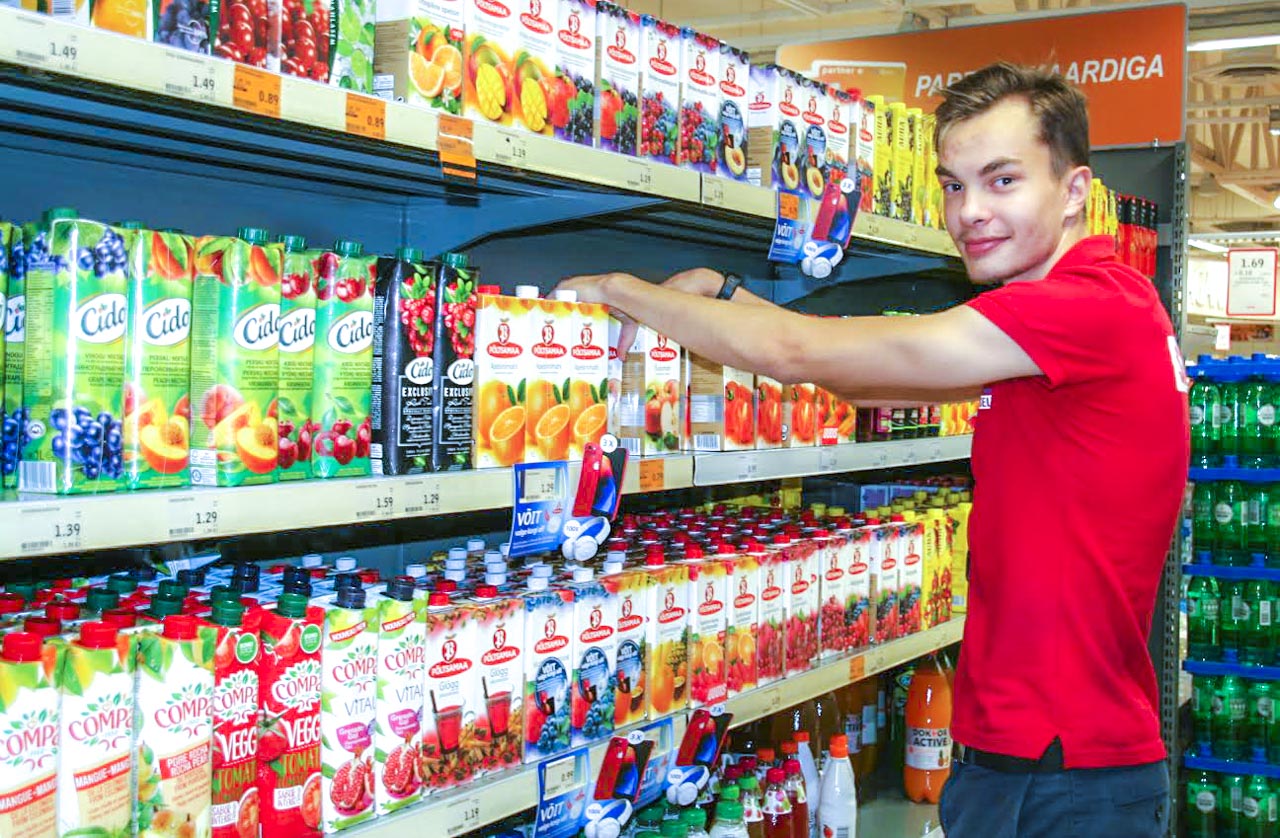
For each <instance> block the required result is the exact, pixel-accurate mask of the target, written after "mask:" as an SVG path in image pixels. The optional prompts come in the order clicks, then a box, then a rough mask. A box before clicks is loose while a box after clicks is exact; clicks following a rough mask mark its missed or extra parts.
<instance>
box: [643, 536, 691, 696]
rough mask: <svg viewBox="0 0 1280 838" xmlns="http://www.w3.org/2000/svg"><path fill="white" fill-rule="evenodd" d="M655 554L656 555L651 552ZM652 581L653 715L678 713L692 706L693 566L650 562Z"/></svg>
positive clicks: (650, 684)
mask: <svg viewBox="0 0 1280 838" xmlns="http://www.w3.org/2000/svg"><path fill="white" fill-rule="evenodd" d="M651 558H652V556H651ZM645 572H646V573H648V574H649V578H650V580H651V582H650V585H649V605H648V608H647V609H646V613H647V614H648V615H649V622H648V627H649V633H648V645H649V661H648V677H647V678H646V679H645V681H646V683H645V686H646V690H647V692H648V694H649V716H650V718H657V717H659V716H665V715H667V714H668V713H678V712H680V711H682V710H684V709H685V708H686V707H688V706H689V693H688V690H687V685H688V681H689V662H688V661H689V596H690V582H689V567H688V566H687V565H680V564H663V563H662V554H661V551H660V550H659V551H658V553H657V557H656V564H649V563H648V562H646V565H645Z"/></svg>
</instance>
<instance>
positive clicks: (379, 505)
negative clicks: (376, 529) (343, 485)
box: [352, 480, 396, 521]
mask: <svg viewBox="0 0 1280 838" xmlns="http://www.w3.org/2000/svg"><path fill="white" fill-rule="evenodd" d="M394 487H395V483H394V482H392V481H390V480H374V481H371V482H369V483H357V484H355V485H354V486H353V487H352V488H353V489H354V490H355V493H356V500H355V506H354V508H355V510H356V520H357V521H383V520H386V519H388V518H394V517H395V515H396V493H395V488H394Z"/></svg>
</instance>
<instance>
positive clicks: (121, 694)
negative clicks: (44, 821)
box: [58, 622, 136, 835]
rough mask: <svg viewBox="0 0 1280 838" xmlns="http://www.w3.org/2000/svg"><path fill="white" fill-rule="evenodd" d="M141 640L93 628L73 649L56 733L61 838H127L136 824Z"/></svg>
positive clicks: (67, 663)
mask: <svg viewBox="0 0 1280 838" xmlns="http://www.w3.org/2000/svg"><path fill="white" fill-rule="evenodd" d="M135 641H136V638H135V637H134V636H132V635H129V634H123V633H120V632H117V631H116V628H115V626H112V625H109V624H107V623H101V622H88V623H85V624H83V625H82V626H80V632H79V635H78V636H77V637H76V638H75V639H74V640H71V641H70V642H68V643H67V656H66V660H65V663H64V665H63V668H62V685H61V686H62V710H61V713H62V718H61V727H60V729H59V734H58V834H59V835H67V834H71V833H75V832H76V831H77V830H85V831H86V832H93V831H94V830H93V829H91V828H96V829H97V830H102V831H105V832H106V833H107V834H114V835H127V834H129V831H130V828H131V825H132V822H133V794H132V788H131V783H132V769H133V743H134V699H133V690H134V683H133V670H134V666H135V660H136V657H135V651H136V648H135V645H134V644H135Z"/></svg>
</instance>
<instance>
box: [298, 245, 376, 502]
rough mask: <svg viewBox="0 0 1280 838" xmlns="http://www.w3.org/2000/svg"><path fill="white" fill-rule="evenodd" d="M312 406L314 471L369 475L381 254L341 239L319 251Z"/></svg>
mask: <svg viewBox="0 0 1280 838" xmlns="http://www.w3.org/2000/svg"><path fill="white" fill-rule="evenodd" d="M319 258H320V261H321V267H320V270H319V271H318V273H319V274H320V279H319V285H318V286H317V288H316V336H317V337H318V338H319V339H318V340H317V341H316V342H315V350H314V358H313V363H314V367H315V376H314V380H313V381H312V385H311V410H312V412H313V413H314V415H316V416H318V417H319V419H318V424H319V425H320V427H319V429H318V430H317V431H316V433H315V441H314V443H313V452H312V465H311V470H312V475H313V476H314V477H318V478H326V477H362V476H365V475H368V474H369V445H370V443H371V442H372V440H373V430H372V420H371V419H370V418H369V399H370V393H371V391H372V388H373V289H374V284H375V280H376V279H377V258H376V257H374V256H365V255H363V248H362V247H361V246H360V244H359V243H358V242H352V241H338V242H336V243H335V244H334V251H333V252H326V253H322V254H321V255H320V257H319Z"/></svg>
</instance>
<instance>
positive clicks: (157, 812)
mask: <svg viewBox="0 0 1280 838" xmlns="http://www.w3.org/2000/svg"><path fill="white" fill-rule="evenodd" d="M216 639H217V633H216V631H215V630H214V629H213V628H211V627H204V628H201V627H200V626H199V625H198V623H197V621H196V618H195V617H191V616H188V615H186V614H171V615H170V616H168V617H165V618H164V621H163V623H162V624H161V626H160V627H159V631H144V632H139V633H138V635H137V644H138V645H137V649H138V664H137V718H136V721H135V724H136V726H137V728H136V730H135V735H136V741H137V755H136V761H137V762H136V769H135V770H136V772H137V780H136V788H137V796H136V802H135V805H136V809H135V813H134V817H135V820H136V823H137V829H138V831H139V833H141V834H149V833H151V832H166V831H167V830H169V829H171V828H176V827H178V826H181V825H184V824H190V825H191V827H190V829H191V832H190V834H191V835H209V834H210V832H211V830H212V822H211V812H210V807H211V806H212V783H213V767H212V755H213V706H214V705H213V697H214V677H213V658H214V645H215V642H216Z"/></svg>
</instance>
